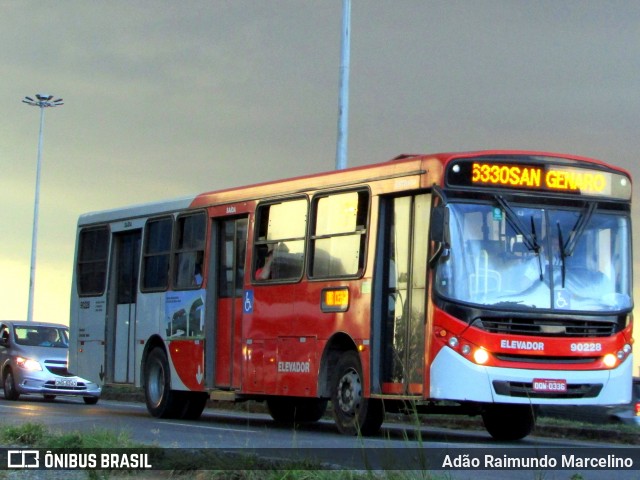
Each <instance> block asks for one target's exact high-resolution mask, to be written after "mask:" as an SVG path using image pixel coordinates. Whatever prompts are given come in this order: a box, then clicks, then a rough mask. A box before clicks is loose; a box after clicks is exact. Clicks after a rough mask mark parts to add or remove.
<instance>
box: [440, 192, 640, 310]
mask: <svg viewBox="0 0 640 480" xmlns="http://www.w3.org/2000/svg"><path fill="white" fill-rule="evenodd" d="M448 208H449V211H450V219H449V229H450V231H449V237H450V241H449V248H448V249H446V250H445V252H444V254H443V255H441V257H440V259H439V261H438V264H437V269H436V283H435V287H436V289H437V291H438V292H439V293H440V294H441V295H442V296H445V297H447V298H449V299H451V300H455V301H460V302H465V303H470V304H476V305H483V306H491V307H492V308H504V309H518V308H537V309H548V310H562V311H568V310H570V311H582V312H614V311H616V312H619V311H623V310H628V309H629V308H631V305H632V300H631V294H630V289H631V268H630V261H629V255H630V244H629V242H630V240H629V238H630V227H629V219H628V217H627V215H625V214H622V213H619V212H611V211H600V210H597V209H596V205H595V204H589V205H586V206H584V207H579V208H568V207H563V208H559V207H558V208H539V207H534V206H522V205H521V204H515V203H513V204H511V203H509V202H507V201H506V200H504V199H502V198H501V197H496V199H495V202H493V203H482V204H477V203H476V204H472V203H449V204H448Z"/></svg>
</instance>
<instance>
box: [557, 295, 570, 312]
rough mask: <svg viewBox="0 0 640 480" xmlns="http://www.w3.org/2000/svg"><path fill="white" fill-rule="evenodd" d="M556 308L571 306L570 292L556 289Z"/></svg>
mask: <svg viewBox="0 0 640 480" xmlns="http://www.w3.org/2000/svg"><path fill="white" fill-rule="evenodd" d="M555 303H556V308H560V309H567V308H571V294H570V293H569V292H567V291H566V290H558V291H556V302H555Z"/></svg>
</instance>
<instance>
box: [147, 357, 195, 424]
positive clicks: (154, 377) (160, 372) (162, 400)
mask: <svg viewBox="0 0 640 480" xmlns="http://www.w3.org/2000/svg"><path fill="white" fill-rule="evenodd" d="M181 393H182V392H177V391H174V390H171V371H170V370H169V361H168V360H167V354H166V353H165V351H164V349H162V348H154V349H153V350H151V352H150V353H149V356H148V357H147V360H146V362H145V364H144V399H145V402H146V404H147V410H148V411H149V413H150V414H151V415H152V416H154V417H156V418H176V417H179V416H180V415H181V414H182V413H183V409H184V408H185V405H184V401H183V400H184V399H183V398H182V396H181Z"/></svg>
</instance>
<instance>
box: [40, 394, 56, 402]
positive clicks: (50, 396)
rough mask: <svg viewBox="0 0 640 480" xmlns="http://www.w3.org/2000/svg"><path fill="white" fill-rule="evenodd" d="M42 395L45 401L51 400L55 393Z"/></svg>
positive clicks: (53, 398)
mask: <svg viewBox="0 0 640 480" xmlns="http://www.w3.org/2000/svg"><path fill="white" fill-rule="evenodd" d="M43 397H44V399H45V400H46V401H47V402H53V401H54V400H55V399H56V396H55V395H43Z"/></svg>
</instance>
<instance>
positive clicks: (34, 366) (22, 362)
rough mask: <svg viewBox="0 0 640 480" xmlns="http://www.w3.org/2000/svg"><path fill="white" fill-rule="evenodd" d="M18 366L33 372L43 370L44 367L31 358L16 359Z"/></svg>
mask: <svg viewBox="0 0 640 480" xmlns="http://www.w3.org/2000/svg"><path fill="white" fill-rule="evenodd" d="M16 364H17V365H18V366H19V367H20V368H24V369H25V370H29V371H32V372H33V371H37V370H42V365H40V363H39V362H37V361H35V360H33V359H31V358H24V357H16Z"/></svg>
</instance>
